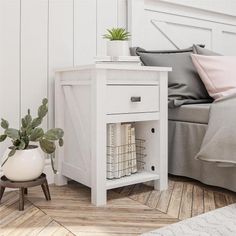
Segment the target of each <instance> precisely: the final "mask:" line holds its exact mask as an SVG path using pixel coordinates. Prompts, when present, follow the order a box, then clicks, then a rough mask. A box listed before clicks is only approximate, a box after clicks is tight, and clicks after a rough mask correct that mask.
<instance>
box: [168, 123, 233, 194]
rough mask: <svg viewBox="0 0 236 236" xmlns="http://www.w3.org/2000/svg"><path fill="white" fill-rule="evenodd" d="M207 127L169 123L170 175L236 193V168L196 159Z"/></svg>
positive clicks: (195, 124)
mask: <svg viewBox="0 0 236 236" xmlns="http://www.w3.org/2000/svg"><path fill="white" fill-rule="evenodd" d="M206 128H207V125H206V124H198V123H188V122H180V121H169V158H168V159H169V173H170V174H173V175H179V176H186V177H189V178H193V179H196V180H199V181H201V182H202V183H205V184H208V185H213V186H218V187H222V188H226V189H229V190H232V191H235V192H236V168H235V167H227V168H226V167H217V166H216V164H215V163H206V162H203V161H199V160H195V159H194V157H195V155H196V154H197V152H198V151H199V149H200V146H201V143H202V140H203V137H204V134H205V132H206Z"/></svg>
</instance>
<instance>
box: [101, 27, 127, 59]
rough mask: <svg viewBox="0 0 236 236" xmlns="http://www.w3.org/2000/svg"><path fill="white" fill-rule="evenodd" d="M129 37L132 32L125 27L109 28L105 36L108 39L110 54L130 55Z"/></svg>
mask: <svg viewBox="0 0 236 236" xmlns="http://www.w3.org/2000/svg"><path fill="white" fill-rule="evenodd" d="M129 37H130V33H129V32H127V31H126V30H125V29H123V28H112V29H108V30H107V34H105V35H103V38H105V39H108V40H109V41H107V55H108V56H129V55H130V53H129V41H128V40H129Z"/></svg>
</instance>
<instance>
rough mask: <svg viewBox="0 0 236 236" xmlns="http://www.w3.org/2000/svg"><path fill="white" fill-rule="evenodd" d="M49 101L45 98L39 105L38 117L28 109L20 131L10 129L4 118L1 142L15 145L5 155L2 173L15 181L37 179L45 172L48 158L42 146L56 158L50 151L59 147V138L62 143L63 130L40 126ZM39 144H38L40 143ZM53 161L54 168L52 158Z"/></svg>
mask: <svg viewBox="0 0 236 236" xmlns="http://www.w3.org/2000/svg"><path fill="white" fill-rule="evenodd" d="M47 104H48V100H47V99H46V98H44V99H43V100H42V105H41V106H40V107H39V108H38V116H37V117H36V118H34V119H33V118H32V116H31V114H30V110H28V114H27V115H26V116H25V117H23V118H22V119H21V127H20V129H19V130H17V129H13V128H10V127H9V123H8V122H7V121H6V120H4V119H2V120H1V127H2V128H3V129H4V133H3V134H2V135H0V142H3V141H5V140H6V139H7V138H10V139H11V141H12V146H10V147H9V148H8V149H7V150H6V152H5V154H4V156H3V162H2V165H1V166H2V170H3V174H4V175H5V176H6V177H7V178H8V179H10V180H12V181H30V180H33V179H36V178H38V177H39V176H40V175H41V174H42V172H43V169H44V159H45V158H44V155H43V153H42V152H41V151H40V148H41V150H42V151H43V152H45V153H47V154H50V157H51V158H53V157H52V156H51V154H53V153H54V152H55V150H56V144H55V142H56V141H58V142H59V146H62V145H63V139H62V138H63V135H64V132H63V130H62V129H60V128H54V129H50V130H48V131H46V132H44V130H43V129H42V128H41V127H40V125H41V124H42V121H43V118H45V116H46V115H47V113H48V107H47ZM36 143H39V146H38V145H36ZM51 160H52V162H51V163H52V167H53V159H51ZM53 169H54V168H53Z"/></svg>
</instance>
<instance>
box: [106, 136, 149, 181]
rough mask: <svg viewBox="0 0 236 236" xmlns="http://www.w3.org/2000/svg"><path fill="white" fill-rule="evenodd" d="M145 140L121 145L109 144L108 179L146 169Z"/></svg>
mask: <svg viewBox="0 0 236 236" xmlns="http://www.w3.org/2000/svg"><path fill="white" fill-rule="evenodd" d="M144 143H145V140H143V139H136V140H135V143H131V144H127V145H121V146H107V179H119V178H122V177H124V176H129V175H132V174H134V173H136V172H138V171H141V170H143V169H144V165H145V156H146V154H145V146H144Z"/></svg>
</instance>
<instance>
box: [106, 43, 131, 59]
mask: <svg viewBox="0 0 236 236" xmlns="http://www.w3.org/2000/svg"><path fill="white" fill-rule="evenodd" d="M107 56H112V57H118V56H130V52H129V41H127V40H111V41H107Z"/></svg>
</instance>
